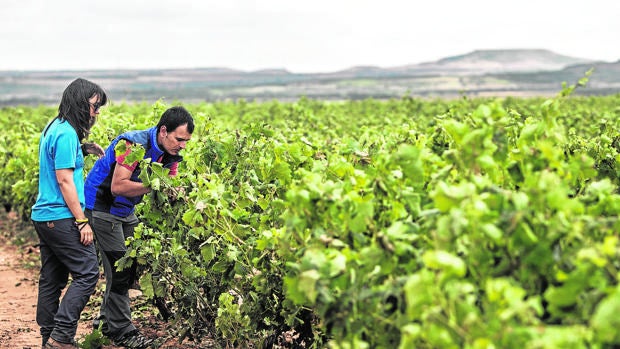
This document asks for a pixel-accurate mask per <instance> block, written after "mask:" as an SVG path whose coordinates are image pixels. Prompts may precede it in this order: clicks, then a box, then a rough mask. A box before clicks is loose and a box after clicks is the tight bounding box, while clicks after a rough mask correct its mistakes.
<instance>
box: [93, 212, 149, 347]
mask: <svg viewBox="0 0 620 349" xmlns="http://www.w3.org/2000/svg"><path fill="white" fill-rule="evenodd" d="M85 213H86V217H88V219H89V221H90V222H91V227H92V228H93V231H94V232H95V240H96V242H97V249H98V251H99V257H100V258H101V262H102V264H103V272H104V275H105V284H106V287H105V293H104V295H103V302H102V303H101V310H100V311H99V318H100V320H102V321H103V324H104V325H103V328H102V331H103V332H104V334H105V335H107V336H110V337H119V336H122V335H124V334H125V333H127V332H130V331H132V330H135V329H136V327H135V326H134V325H133V323H132V322H131V307H130V299H129V288H130V286H131V285H133V283H134V281H135V279H136V266H137V265H136V262H135V261H134V262H133V263H132V265H131V267H128V268H126V269H123V270H118V268H117V267H116V265H115V264H116V262H117V261H118V260H119V259H121V258H122V257H123V256H124V255H125V252H126V251H127V246H125V240H126V239H127V238H128V237H130V236H133V233H134V228H135V227H136V226H137V225H138V223H139V220H138V218H137V217H136V216H135V215H133V214H132V215H130V216H128V217H117V216H114V215H111V214H109V213H105V212H99V211H90V210H86V211H85Z"/></svg>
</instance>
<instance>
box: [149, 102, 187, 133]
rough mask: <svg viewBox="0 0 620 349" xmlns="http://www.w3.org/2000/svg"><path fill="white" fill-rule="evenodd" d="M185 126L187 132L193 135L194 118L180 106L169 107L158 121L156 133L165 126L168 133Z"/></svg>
mask: <svg viewBox="0 0 620 349" xmlns="http://www.w3.org/2000/svg"><path fill="white" fill-rule="evenodd" d="M185 124H187V132H189V133H190V134H192V133H194V118H193V117H192V114H190V113H189V112H188V111H187V110H186V109H185V108H183V107H181V106H176V107H171V108H169V109H168V110H166V111H165V112H164V113H163V114H162V115H161V118H160V119H159V123H158V124H157V132H159V130H160V129H161V127H162V126H166V130H167V131H168V132H172V131H174V130H176V128H177V127H179V126H181V125H185Z"/></svg>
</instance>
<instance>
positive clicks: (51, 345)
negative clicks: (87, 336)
mask: <svg viewBox="0 0 620 349" xmlns="http://www.w3.org/2000/svg"><path fill="white" fill-rule="evenodd" d="M43 348H45V349H75V348H77V345H76V344H75V342H72V343H62V342H59V341H57V340H55V339H54V338H51V337H50V338H49V339H48V340H47V342H46V343H45V345H44V346H43Z"/></svg>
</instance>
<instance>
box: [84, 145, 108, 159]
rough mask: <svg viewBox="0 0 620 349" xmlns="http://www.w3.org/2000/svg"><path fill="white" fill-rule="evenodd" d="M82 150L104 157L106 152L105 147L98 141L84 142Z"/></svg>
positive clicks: (85, 152)
mask: <svg viewBox="0 0 620 349" xmlns="http://www.w3.org/2000/svg"><path fill="white" fill-rule="evenodd" d="M82 152H83V153H84V154H85V155H86V154H93V155H97V156H98V157H102V156H103V154H104V150H103V148H102V147H101V146H100V145H99V144H97V143H84V144H82Z"/></svg>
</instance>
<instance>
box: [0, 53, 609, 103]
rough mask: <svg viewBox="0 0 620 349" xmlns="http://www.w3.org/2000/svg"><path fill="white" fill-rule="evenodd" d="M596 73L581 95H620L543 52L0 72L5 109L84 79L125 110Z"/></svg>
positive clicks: (540, 87) (605, 71) (465, 89)
mask: <svg viewBox="0 0 620 349" xmlns="http://www.w3.org/2000/svg"><path fill="white" fill-rule="evenodd" d="M591 68H594V73H593V74H592V76H591V78H590V82H589V83H588V86H587V88H585V89H580V90H581V91H580V93H590V94H610V93H620V61H618V62H614V63H609V62H597V61H594V60H591V59H585V58H577V57H568V56H564V55H560V54H557V53H554V52H552V51H549V50H542V49H507V50H476V51H473V52H470V53H467V54H463V55H458V56H452V57H446V58H442V59H439V60H437V61H435V62H424V63H419V64H410V65H404V66H397V67H385V68H384V67H377V66H355V67H351V68H349V69H344V70H341V71H336V72H324V73H316V74H299V73H293V72H290V71H288V70H285V69H263V70H257V71H240V70H235V69H230V68H226V67H207V68H197V69H145V70H139V69H131V70H130V69H127V70H88V71H0V105H19V104H29V105H33V104H35V105H36V104H51V105H56V104H57V103H58V101H59V100H60V95H61V93H62V90H63V89H64V88H65V87H66V85H67V84H68V83H69V82H71V81H72V80H73V79H75V78H76V77H84V78H87V79H92V80H93V81H96V82H97V83H99V84H100V85H101V86H102V87H104V88H105V89H106V90H107V91H108V93H109V95H110V97H111V99H112V100H113V101H117V102H121V101H126V102H142V101H145V102H153V101H155V100H157V99H160V98H164V99H166V100H168V101H173V100H178V101H182V102H198V101H217V100H227V99H228V100H229V99H238V98H244V99H248V100H271V99H279V100H296V99H298V98H300V97H301V96H306V97H309V98H317V99H325V100H342V99H360V98H370V97H372V98H376V99H382V98H400V97H402V96H404V95H412V96H422V97H455V96H460V95H463V94H465V95H471V96H507V95H515V96H528V95H529V96H532V95H551V94H555V93H557V92H558V91H559V90H560V89H561V84H562V82H565V81H566V82H568V83H574V82H576V81H577V80H578V79H580V78H581V77H583V76H584V73H585V72H586V71H587V70H589V69H591Z"/></svg>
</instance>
